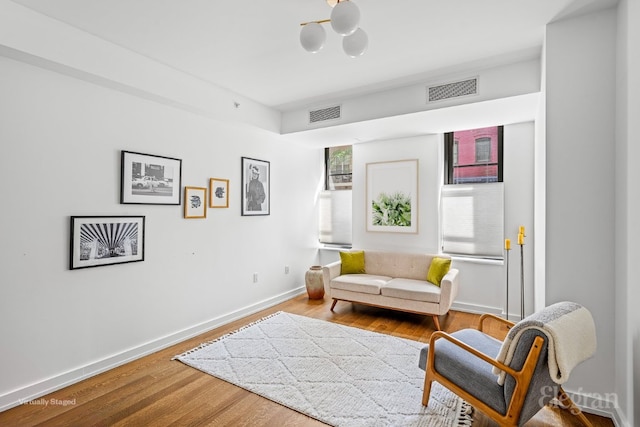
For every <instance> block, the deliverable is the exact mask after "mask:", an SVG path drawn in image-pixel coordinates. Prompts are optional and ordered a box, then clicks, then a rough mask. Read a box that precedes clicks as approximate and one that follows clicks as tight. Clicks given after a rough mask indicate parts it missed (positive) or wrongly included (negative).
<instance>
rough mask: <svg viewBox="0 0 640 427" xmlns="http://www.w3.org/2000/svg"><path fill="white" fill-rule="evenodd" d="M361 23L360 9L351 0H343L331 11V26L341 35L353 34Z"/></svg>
mask: <svg viewBox="0 0 640 427" xmlns="http://www.w3.org/2000/svg"><path fill="white" fill-rule="evenodd" d="M359 24H360V9H358V6H356V4H355V3H354V2H352V1H350V0H342V1H341V2H340V3H338V4H336V5H335V6H334V8H333V10H332V11H331V27H332V28H333V29H334V31H335V32H336V33H338V34H340V35H343V36H348V35H350V34H353V33H354V32H355V31H356V30H357V29H358V25H359Z"/></svg>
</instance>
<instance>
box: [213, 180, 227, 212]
mask: <svg viewBox="0 0 640 427" xmlns="http://www.w3.org/2000/svg"><path fill="white" fill-rule="evenodd" d="M209 207H210V208H228V207H229V180H228V179H222V178H210V179H209Z"/></svg>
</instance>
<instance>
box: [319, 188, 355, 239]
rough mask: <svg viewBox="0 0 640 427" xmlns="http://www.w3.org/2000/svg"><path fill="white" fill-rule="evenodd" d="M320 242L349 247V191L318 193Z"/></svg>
mask: <svg viewBox="0 0 640 427" xmlns="http://www.w3.org/2000/svg"><path fill="white" fill-rule="evenodd" d="M318 206H319V208H320V212H319V215H318V217H319V219H320V233H319V234H320V242H321V243H330V244H335V245H351V190H340V191H323V192H322V193H320V199H319V203H318Z"/></svg>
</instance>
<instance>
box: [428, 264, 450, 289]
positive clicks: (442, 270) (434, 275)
mask: <svg viewBox="0 0 640 427" xmlns="http://www.w3.org/2000/svg"><path fill="white" fill-rule="evenodd" d="M450 267H451V259H449V258H440V257H434V258H433V259H432V260H431V265H430V266H429V272H428V273H427V281H429V282H431V283H433V284H434V285H437V286H440V283H441V282H442V278H443V277H444V276H445V275H446V274H447V273H448V272H449V268H450Z"/></svg>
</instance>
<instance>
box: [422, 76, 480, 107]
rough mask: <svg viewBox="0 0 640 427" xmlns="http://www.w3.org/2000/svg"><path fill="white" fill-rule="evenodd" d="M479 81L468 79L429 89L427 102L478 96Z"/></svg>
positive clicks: (429, 87)
mask: <svg viewBox="0 0 640 427" xmlns="http://www.w3.org/2000/svg"><path fill="white" fill-rule="evenodd" d="M477 94H478V79H477V78H475V77H474V78H473V79H467V80H461V81H459V82H452V83H445V84H441V85H438V86H428V87H427V102H434V101H442V100H445V99H451V98H457V97H460V96H468V95H477Z"/></svg>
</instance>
